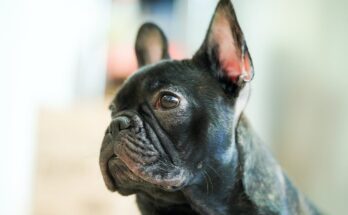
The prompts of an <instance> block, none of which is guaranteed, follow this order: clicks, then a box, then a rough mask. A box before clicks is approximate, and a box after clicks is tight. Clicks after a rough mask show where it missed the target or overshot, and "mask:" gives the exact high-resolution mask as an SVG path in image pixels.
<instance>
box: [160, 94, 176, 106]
mask: <svg viewBox="0 0 348 215" xmlns="http://www.w3.org/2000/svg"><path fill="white" fill-rule="evenodd" d="M179 104H180V99H179V98H178V97H177V96H175V95H171V94H164V95H162V96H161V97H160V99H159V100H158V103H157V107H161V108H163V109H172V108H176V107H177V106H178V105H179Z"/></svg>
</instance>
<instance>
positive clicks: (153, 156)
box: [100, 116, 192, 195]
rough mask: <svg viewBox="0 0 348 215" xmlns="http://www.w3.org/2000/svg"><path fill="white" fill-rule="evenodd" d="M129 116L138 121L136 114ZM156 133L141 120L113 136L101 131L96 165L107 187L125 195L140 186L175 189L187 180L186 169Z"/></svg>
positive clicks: (188, 172) (188, 179) (187, 172)
mask: <svg viewBox="0 0 348 215" xmlns="http://www.w3.org/2000/svg"><path fill="white" fill-rule="evenodd" d="M133 117H135V118H137V119H136V121H138V122H139V117H138V116H133ZM159 136H160V135H157V134H156V133H155V132H154V130H153V129H152V127H151V126H150V125H149V124H147V123H144V122H141V125H140V126H139V125H138V127H133V128H132V129H129V130H122V131H120V132H119V133H118V134H117V136H115V137H114V136H113V135H112V134H110V133H106V134H105V136H104V140H103V144H102V148H101V152H100V168H101V171H102V175H103V178H104V182H105V184H106V186H107V188H108V189H109V190H111V191H118V192H120V193H121V194H124V195H128V194H132V193H134V192H135V191H136V190H138V189H144V188H160V189H162V190H166V191H177V190H180V189H182V188H183V187H185V186H186V185H187V184H188V182H189V181H190V178H192V176H191V174H190V171H189V170H188V169H187V168H184V167H182V165H180V163H178V162H176V163H175V164H174V163H173V161H172V159H170V156H169V155H168V153H167V152H166V150H165V149H164V147H162V145H163V144H161V140H160V139H159Z"/></svg>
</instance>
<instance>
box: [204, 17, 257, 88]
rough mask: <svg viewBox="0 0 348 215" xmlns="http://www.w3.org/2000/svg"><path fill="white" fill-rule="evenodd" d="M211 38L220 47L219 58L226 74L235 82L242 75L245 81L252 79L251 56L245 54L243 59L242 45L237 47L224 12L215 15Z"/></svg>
mask: <svg viewBox="0 0 348 215" xmlns="http://www.w3.org/2000/svg"><path fill="white" fill-rule="evenodd" d="M209 40H210V42H211V43H212V44H215V45H217V47H218V53H217V55H218V60H219V62H220V67H221V68H222V70H223V71H224V72H225V74H226V75H227V76H228V77H229V78H231V80H232V81H233V82H237V81H238V80H239V77H240V76H243V79H244V80H245V81H250V79H251V78H252V75H251V65H250V59H249V56H248V55H245V56H244V59H243V57H242V53H241V48H242V47H236V42H235V41H234V38H233V35H232V29H231V26H230V23H229V22H228V20H227V18H226V16H225V14H224V12H222V13H217V14H216V15H215V17H214V22H213V24H212V29H211V36H210V38H209Z"/></svg>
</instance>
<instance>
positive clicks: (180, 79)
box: [113, 60, 209, 105]
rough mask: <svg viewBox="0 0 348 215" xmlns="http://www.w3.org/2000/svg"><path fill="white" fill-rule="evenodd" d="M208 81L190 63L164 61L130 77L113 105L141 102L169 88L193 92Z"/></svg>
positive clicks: (144, 68) (142, 69)
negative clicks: (148, 96) (150, 95)
mask: <svg viewBox="0 0 348 215" xmlns="http://www.w3.org/2000/svg"><path fill="white" fill-rule="evenodd" d="M206 79H209V78H208V77H205V75H204V74H203V72H202V71H200V70H199V69H198V68H197V67H196V66H195V65H194V64H193V63H192V62H190V61H172V60H170V61H169V60H168V61H162V62H160V63H158V64H155V65H150V66H146V67H143V68H141V69H140V70H138V71H137V72H136V73H134V74H133V75H132V76H131V77H129V78H128V79H127V80H126V81H125V83H124V84H123V86H122V87H121V89H120V90H119V92H118V94H117V96H116V97H115V99H114V101H113V103H114V104H116V105H120V104H124V103H129V102H131V101H132V100H134V101H137V102H141V101H142V100H143V99H144V98H145V97H146V96H147V95H149V94H153V93H154V92H156V91H158V90H159V89H162V88H167V87H177V88H180V89H181V90H183V91H193V88H195V87H197V86H198V85H204V83H205V82H206V83H209V81H208V80H206Z"/></svg>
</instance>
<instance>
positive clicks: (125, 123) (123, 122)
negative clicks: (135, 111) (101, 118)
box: [118, 116, 131, 130]
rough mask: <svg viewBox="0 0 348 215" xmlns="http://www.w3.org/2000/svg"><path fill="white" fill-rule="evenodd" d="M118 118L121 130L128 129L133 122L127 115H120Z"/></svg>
mask: <svg viewBox="0 0 348 215" xmlns="http://www.w3.org/2000/svg"><path fill="white" fill-rule="evenodd" d="M118 120H119V128H120V130H124V129H127V128H129V127H130V126H131V123H130V120H129V118H128V117H125V116H121V117H118Z"/></svg>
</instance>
